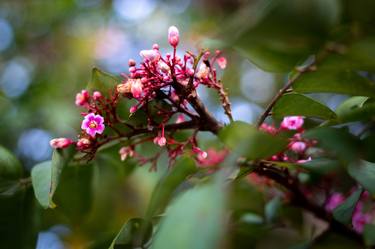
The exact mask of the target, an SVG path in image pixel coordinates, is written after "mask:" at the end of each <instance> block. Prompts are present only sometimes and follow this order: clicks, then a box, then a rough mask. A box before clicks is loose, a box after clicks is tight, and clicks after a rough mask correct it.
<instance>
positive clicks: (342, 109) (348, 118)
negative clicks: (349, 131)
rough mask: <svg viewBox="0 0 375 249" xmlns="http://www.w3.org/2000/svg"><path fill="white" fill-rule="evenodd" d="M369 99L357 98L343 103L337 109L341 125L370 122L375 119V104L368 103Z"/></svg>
mask: <svg viewBox="0 0 375 249" xmlns="http://www.w3.org/2000/svg"><path fill="white" fill-rule="evenodd" d="M368 99H369V98H368V97H360V96H355V97H351V98H349V99H347V100H345V101H344V102H342V103H341V104H340V105H339V106H338V107H337V109H336V113H337V116H338V121H339V122H340V123H346V122H353V121H359V120H368V119H371V118H373V117H375V103H368V104H366V101H367V100H368Z"/></svg>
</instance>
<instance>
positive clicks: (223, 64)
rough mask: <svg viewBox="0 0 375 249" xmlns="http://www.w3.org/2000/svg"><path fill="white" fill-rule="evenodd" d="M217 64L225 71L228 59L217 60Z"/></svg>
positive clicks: (220, 58)
mask: <svg viewBox="0 0 375 249" xmlns="http://www.w3.org/2000/svg"><path fill="white" fill-rule="evenodd" d="M216 62H217V64H218V65H219V67H220V68H221V69H224V68H226V67H227V59H226V58H225V57H219V58H217V60H216Z"/></svg>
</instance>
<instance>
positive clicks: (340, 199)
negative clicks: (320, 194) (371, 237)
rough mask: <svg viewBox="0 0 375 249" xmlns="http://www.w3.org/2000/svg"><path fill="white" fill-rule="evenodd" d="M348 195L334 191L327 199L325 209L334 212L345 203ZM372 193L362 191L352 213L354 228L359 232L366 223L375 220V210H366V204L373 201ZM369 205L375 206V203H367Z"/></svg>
mask: <svg viewBox="0 0 375 249" xmlns="http://www.w3.org/2000/svg"><path fill="white" fill-rule="evenodd" d="M345 200H346V197H345V196H344V195H343V194H342V193H339V192H335V193H332V194H331V195H330V196H329V197H328V198H327V200H326V203H325V209H326V211H328V212H333V210H334V209H335V208H337V207H338V206H339V205H341V204H342V203H344V202H345ZM371 202H372V201H371V197H370V194H369V193H368V192H367V191H365V192H363V193H362V195H361V198H360V200H359V201H358V202H357V204H356V206H355V208H354V212H353V215H352V226H353V229H354V230H355V231H356V232H358V233H362V232H363V230H364V227H365V225H366V224H370V223H372V222H373V221H375V210H374V209H368V210H365V206H366V205H365V204H369V203H371ZM367 206H369V207H373V205H367Z"/></svg>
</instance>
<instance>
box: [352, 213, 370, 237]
mask: <svg viewBox="0 0 375 249" xmlns="http://www.w3.org/2000/svg"><path fill="white" fill-rule="evenodd" d="M371 219H372V217H371V215H370V214H365V213H362V210H355V211H354V214H353V217H352V225H353V229H354V230H355V231H357V232H358V233H362V232H363V229H364V227H365V225H366V224H368V223H370V222H371Z"/></svg>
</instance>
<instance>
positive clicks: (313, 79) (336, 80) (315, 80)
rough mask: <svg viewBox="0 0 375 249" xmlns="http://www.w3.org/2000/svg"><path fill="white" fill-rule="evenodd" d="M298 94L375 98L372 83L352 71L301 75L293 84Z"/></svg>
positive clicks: (327, 71)
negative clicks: (319, 93) (322, 93)
mask: <svg viewBox="0 0 375 249" xmlns="http://www.w3.org/2000/svg"><path fill="white" fill-rule="evenodd" d="M293 89H294V90H295V91H296V92H300V93H315V92H327V93H341V94H348V95H354V96H369V97H375V84H374V82H372V81H370V80H369V79H366V78H364V77H362V76H360V75H359V74H358V73H356V72H353V71H348V70H346V71H332V70H319V69H318V70H317V71H315V72H309V73H305V74H302V75H301V77H299V78H298V79H297V80H296V82H295V83H294V84H293Z"/></svg>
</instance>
